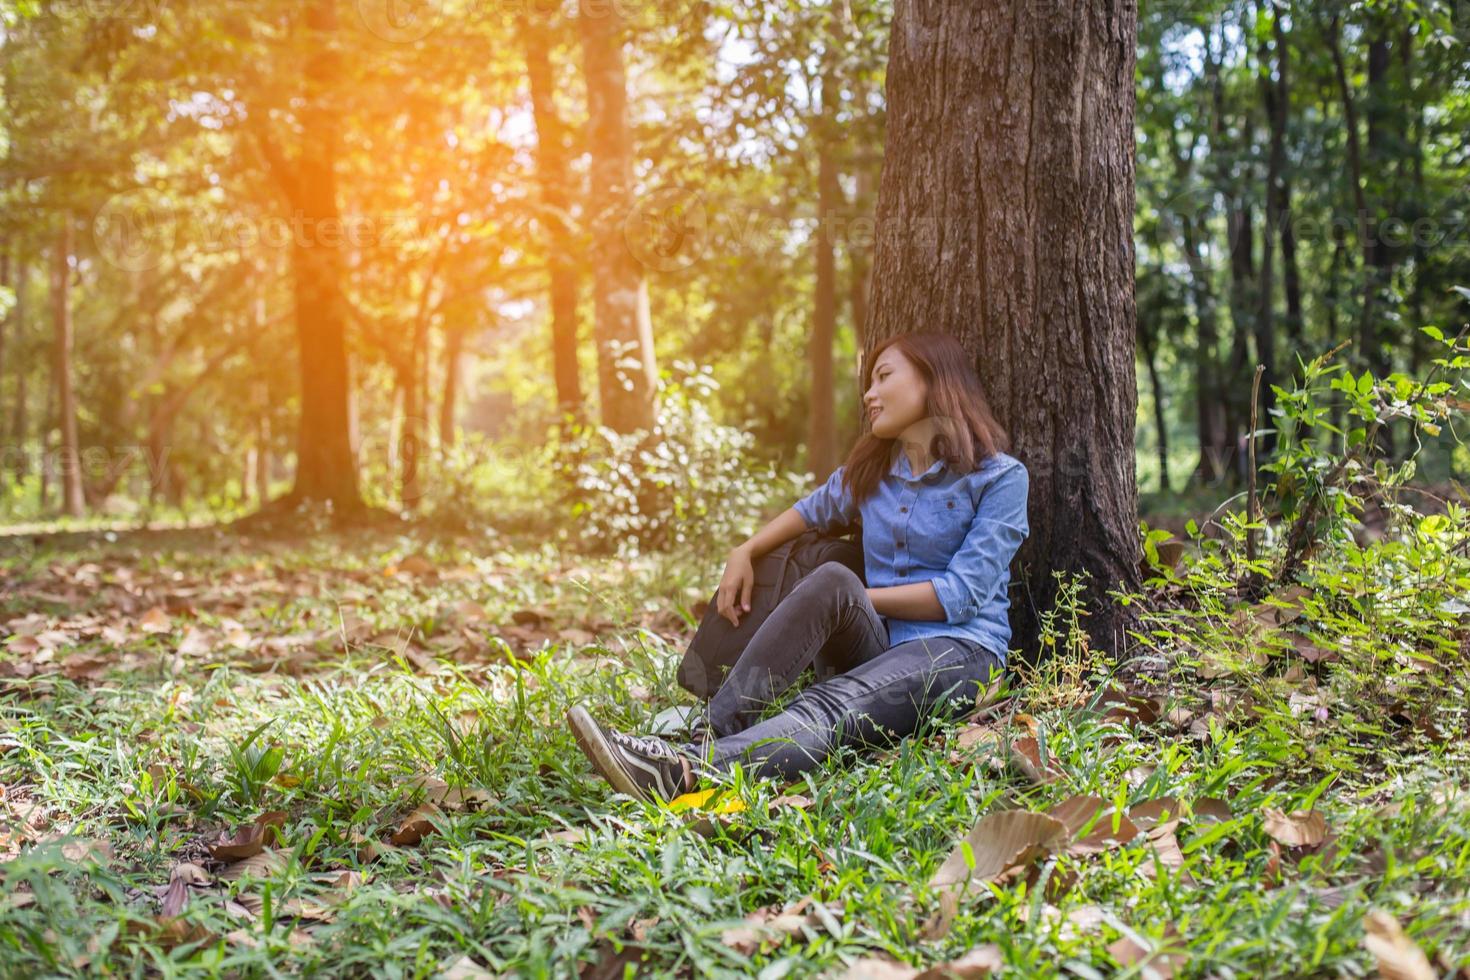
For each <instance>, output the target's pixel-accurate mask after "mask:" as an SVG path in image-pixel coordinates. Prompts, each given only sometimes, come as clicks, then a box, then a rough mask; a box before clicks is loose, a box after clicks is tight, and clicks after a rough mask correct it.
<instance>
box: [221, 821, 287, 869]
mask: <svg viewBox="0 0 1470 980" xmlns="http://www.w3.org/2000/svg"><path fill="white" fill-rule="evenodd" d="M285 822H286V811H284V810H271V811H270V812H268V813H262V814H261V815H260V816H258V817H256V818H255V822H254V823H252V824H250V825H249V826H248V827H242V828H240V829H239V830H237V831H236V832H235V833H234V835H233V836H230V837H224V838H221V839H220V840H219V841H217V842H216V843H213V844H210V845H208V846H209V856H210V857H212V858H214V859H215V860H216V861H243V860H244V859H245V858H248V857H254V856H255V855H257V854H259V853H260V852H261V851H263V850H265V848H266V846H267V845H268V844H271V843H280V840H281V827H282V826H283V825H284V824H285Z"/></svg>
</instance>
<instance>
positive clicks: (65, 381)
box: [51, 214, 86, 517]
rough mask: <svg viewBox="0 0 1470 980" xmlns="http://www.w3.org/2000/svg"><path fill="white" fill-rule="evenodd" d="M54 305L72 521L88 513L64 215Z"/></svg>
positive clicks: (64, 473) (66, 504)
mask: <svg viewBox="0 0 1470 980" xmlns="http://www.w3.org/2000/svg"><path fill="white" fill-rule="evenodd" d="M52 259H53V262H52V268H51V302H52V324H53V327H54V328H55V344H56V346H55V351H54V354H55V360H54V361H53V370H54V371H55V372H56V375H55V377H56V408H57V412H58V413H59V418H58V420H57V421H58V423H59V424H60V428H61V473H60V477H61V506H62V510H63V511H64V512H65V513H66V514H67V515H69V516H71V517H81V516H82V514H83V513H85V511H86V504H85V501H84V500H83V498H82V460H81V452H80V450H79V449H78V448H77V405H76V395H75V393H74V392H73V391H72V386H71V348H72V331H71V302H70V288H69V287H70V285H71V215H70V214H63V215H62V218H61V230H60V232H58V234H57V236H56V251H55V253H54V254H53V256H52Z"/></svg>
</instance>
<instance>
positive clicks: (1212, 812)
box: [1190, 796, 1235, 823]
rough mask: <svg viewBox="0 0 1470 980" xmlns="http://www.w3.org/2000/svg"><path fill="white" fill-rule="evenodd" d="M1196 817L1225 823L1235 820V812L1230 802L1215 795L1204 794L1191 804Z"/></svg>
mask: <svg viewBox="0 0 1470 980" xmlns="http://www.w3.org/2000/svg"><path fill="white" fill-rule="evenodd" d="M1190 810H1191V811H1193V813H1194V816H1195V819H1197V820H1210V821H1214V822H1216V823H1224V822H1225V821H1227V820H1234V819H1235V814H1234V812H1232V811H1231V809H1230V804H1229V803H1226V802H1225V801H1224V800H1221V799H1218V798H1216V797H1213V796H1202V797H1200V798H1199V799H1197V800H1195V801H1194V803H1193V804H1192V805H1191V806H1190Z"/></svg>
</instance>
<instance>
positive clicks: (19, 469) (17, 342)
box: [0, 254, 30, 480]
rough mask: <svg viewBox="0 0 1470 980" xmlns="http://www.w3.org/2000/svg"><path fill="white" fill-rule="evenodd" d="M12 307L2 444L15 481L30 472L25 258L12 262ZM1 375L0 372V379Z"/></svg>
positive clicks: (27, 278)
mask: <svg viewBox="0 0 1470 980" xmlns="http://www.w3.org/2000/svg"><path fill="white" fill-rule="evenodd" d="M14 271H15V308H14V309H13V310H11V317H10V323H11V326H12V327H13V329H12V330H11V331H10V333H11V340H10V351H11V355H10V360H11V362H12V363H13V364H14V372H13V373H14V374H15V402H14V404H13V405H12V407H11V414H10V429H9V438H8V439H7V440H6V442H5V444H6V445H7V446H9V447H10V449H11V454H12V455H11V458H10V460H9V461H8V462H9V466H10V471H11V472H12V473H13V474H14V475H15V478H16V479H17V480H19V479H21V478H23V477H24V476H26V475H27V474H28V473H29V472H30V466H29V464H28V463H27V461H26V439H27V436H28V433H27V432H26V428H27V427H28V420H27V418H26V374H27V370H26V354H25V346H24V345H25V342H26V292H27V289H28V288H29V285H30V283H29V279H30V263H29V262H28V261H26V256H25V255H23V254H22V255H18V256H17V257H16V259H15V266H14ZM3 379H4V374H3V373H0V380H3Z"/></svg>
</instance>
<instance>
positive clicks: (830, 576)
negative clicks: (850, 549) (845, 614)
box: [796, 561, 866, 595]
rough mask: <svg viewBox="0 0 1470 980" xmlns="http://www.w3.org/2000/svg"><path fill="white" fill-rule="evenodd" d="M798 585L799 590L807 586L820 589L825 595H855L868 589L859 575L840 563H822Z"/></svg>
mask: <svg viewBox="0 0 1470 980" xmlns="http://www.w3.org/2000/svg"><path fill="white" fill-rule="evenodd" d="M808 583H810V584H808ZM796 584H797V587H798V588H799V587H801V586H803V585H806V586H807V587H808V588H815V589H818V590H819V591H821V592H822V593H823V594H824V595H839V594H842V593H855V592H858V591H862V590H864V589H865V588H866V587H865V586H864V585H863V580H862V579H860V578H858V576H857V573H856V572H854V571H853V570H852V569H850V568H848V567H847V566H846V565H844V564H842V562H840V561H824V562H822V564H820V565H818V566H817V567H816V568H814V569H812V570H811V571H810V572H808V573H807V575H806V576H805V577H804V578H803V579H802V580H801V581H800V582H798V583H796Z"/></svg>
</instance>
